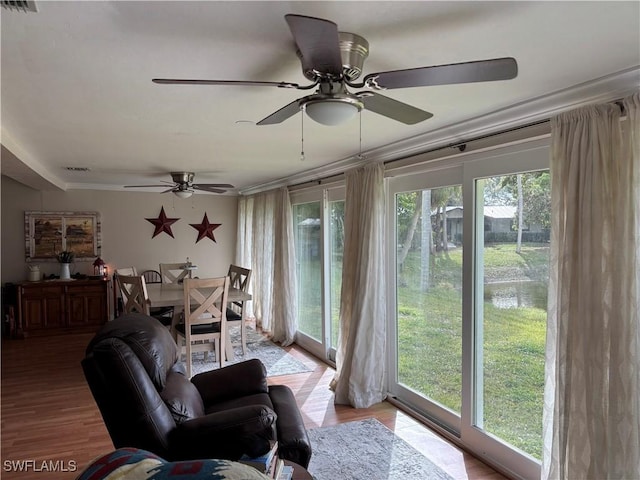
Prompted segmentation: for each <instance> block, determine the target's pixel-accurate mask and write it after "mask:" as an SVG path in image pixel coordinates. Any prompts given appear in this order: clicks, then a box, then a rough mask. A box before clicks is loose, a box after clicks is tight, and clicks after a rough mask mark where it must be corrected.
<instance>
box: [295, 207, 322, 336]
mask: <svg viewBox="0 0 640 480" xmlns="http://www.w3.org/2000/svg"><path fill="white" fill-rule="evenodd" d="M321 210H322V204H321V202H308V203H301V204H297V205H294V206H293V225H294V239H295V245H296V262H297V265H296V266H297V270H296V278H297V281H298V289H297V290H298V331H299V332H301V333H303V334H305V335H307V336H308V337H310V338H312V339H313V340H315V341H317V342H322V245H323V241H322V228H321V227H322V215H321Z"/></svg>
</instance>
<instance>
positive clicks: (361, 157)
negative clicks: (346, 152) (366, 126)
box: [358, 110, 364, 160]
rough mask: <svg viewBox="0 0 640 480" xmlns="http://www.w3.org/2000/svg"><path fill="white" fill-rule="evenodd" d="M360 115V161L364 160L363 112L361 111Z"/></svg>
mask: <svg viewBox="0 0 640 480" xmlns="http://www.w3.org/2000/svg"><path fill="white" fill-rule="evenodd" d="M359 115H360V147H359V150H358V160H362V159H363V158H364V157H363V156H362V110H360V112H359Z"/></svg>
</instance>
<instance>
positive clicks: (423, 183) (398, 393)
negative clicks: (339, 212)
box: [387, 165, 464, 435]
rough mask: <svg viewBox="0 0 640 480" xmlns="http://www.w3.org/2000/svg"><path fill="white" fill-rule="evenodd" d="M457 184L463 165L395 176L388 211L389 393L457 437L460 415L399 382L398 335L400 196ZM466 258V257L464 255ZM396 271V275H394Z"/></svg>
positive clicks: (389, 182)
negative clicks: (397, 208) (398, 216)
mask: <svg viewBox="0 0 640 480" xmlns="http://www.w3.org/2000/svg"><path fill="white" fill-rule="evenodd" d="M453 185H462V167H461V166H460V165H457V166H452V167H449V168H446V169H440V170H438V171H435V172H428V173H421V174H416V175H410V176H403V177H394V178H391V179H389V181H388V199H389V201H388V209H387V215H388V217H387V225H388V226H389V227H388V235H389V236H388V238H387V245H389V255H388V264H387V272H389V275H390V276H389V289H388V290H387V318H389V319H391V321H392V325H391V328H388V329H387V330H388V337H387V345H388V349H387V353H388V358H387V365H388V370H387V372H388V382H389V393H390V394H391V395H393V396H394V397H400V398H402V401H403V402H404V403H407V404H409V405H410V406H411V407H412V408H416V409H418V410H419V411H420V412H421V413H423V412H424V413H426V415H427V416H428V417H429V418H430V419H432V420H433V421H434V422H436V423H437V424H438V425H440V426H441V427H442V428H444V429H446V430H448V431H449V432H451V433H453V434H454V435H459V432H460V428H461V424H460V416H459V415H457V414H456V413H455V412H453V411H451V410H449V409H447V408H445V407H443V406H442V405H440V404H438V403H435V402H433V401H431V400H429V399H427V398H425V397H423V396H421V395H418V394H417V393H416V392H414V391H413V390H411V389H409V388H407V387H405V386H403V385H401V384H399V379H398V364H397V360H398V348H397V345H398V336H397V326H398V319H397V307H398V305H397V302H398V299H397V291H398V284H397V271H398V267H397V261H398V260H397V258H398V257H397V254H398V252H397V248H395V246H396V242H397V238H398V232H397V220H396V195H397V194H400V193H405V192H413V191H417V190H429V189H437V188H441V187H449V186H453ZM463 256H464V255H463ZM392 272H393V273H392Z"/></svg>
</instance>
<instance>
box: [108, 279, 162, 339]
mask: <svg viewBox="0 0 640 480" xmlns="http://www.w3.org/2000/svg"><path fill="white" fill-rule="evenodd" d="M117 278H118V288H119V289H120V295H122V300H123V304H124V305H123V311H124V313H143V314H145V315H148V316H150V317H153V318H155V319H156V320H158V321H159V322H160V323H162V324H163V325H164V326H165V327H170V326H171V320H172V316H167V315H163V314H161V315H158V314H156V313H154V311H153V309H152V308H151V302H150V301H149V294H148V293H147V284H146V282H145V281H144V277H143V276H142V275H118V277H117Z"/></svg>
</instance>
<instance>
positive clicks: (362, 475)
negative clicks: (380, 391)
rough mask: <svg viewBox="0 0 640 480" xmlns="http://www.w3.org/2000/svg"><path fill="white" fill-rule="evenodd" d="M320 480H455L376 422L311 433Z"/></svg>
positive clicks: (313, 460) (312, 469)
mask: <svg viewBox="0 0 640 480" xmlns="http://www.w3.org/2000/svg"><path fill="white" fill-rule="evenodd" d="M309 437H310V440H311V448H312V451H313V454H312V455H311V463H310V464H309V468H308V469H307V470H309V472H310V473H311V474H312V475H313V477H314V478H315V479H316V480H338V479H340V480H392V479H393V480H409V479H411V480H413V479H415V480H418V479H420V480H432V479H433V480H453V478H452V477H451V476H449V475H448V474H447V473H446V472H444V471H443V470H441V469H440V467H438V466H436V465H434V464H433V463H432V462H431V461H430V460H429V459H427V457H425V456H424V455H423V454H421V453H420V452H418V451H417V450H416V449H415V448H413V447H412V446H411V445H409V444H408V443H407V442H405V441H404V440H403V439H401V438H400V437H398V436H396V435H395V434H394V433H393V432H392V431H391V430H389V429H388V428H387V427H385V426H384V425H383V424H382V423H380V422H379V421H378V420H376V419H375V418H369V419H367V420H360V421H357V422H349V423H343V424H340V425H335V426H332V427H320V428H314V429H311V430H309Z"/></svg>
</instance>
